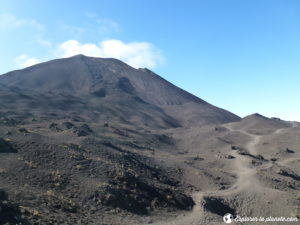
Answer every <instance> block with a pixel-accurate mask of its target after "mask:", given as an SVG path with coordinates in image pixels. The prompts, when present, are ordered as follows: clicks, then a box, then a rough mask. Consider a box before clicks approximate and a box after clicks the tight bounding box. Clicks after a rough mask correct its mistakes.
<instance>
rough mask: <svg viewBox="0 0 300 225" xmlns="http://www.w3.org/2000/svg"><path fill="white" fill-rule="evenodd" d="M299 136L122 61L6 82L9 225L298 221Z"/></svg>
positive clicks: (10, 76)
mask: <svg viewBox="0 0 300 225" xmlns="http://www.w3.org/2000/svg"><path fill="white" fill-rule="evenodd" d="M299 134H300V131H299V128H298V124H297V123H291V122H285V121H281V120H279V119H269V118H265V117H263V116H260V115H252V116H249V117H246V118H244V119H242V120H241V119H240V118H239V117H238V116H236V115H234V114H232V113H230V112H228V111H226V110H223V109H220V108H217V107H215V106H212V105H210V104H209V103H207V102H205V101H203V100H201V99H199V98H197V97H195V96H193V95H191V94H189V93H188V92H185V91H184V90H182V89H180V88H178V87H176V86H174V85H172V84H171V83H169V82H167V81H166V80H164V79H163V78H161V77H159V76H158V75H156V74H154V73H153V72H151V71H150V70H148V69H134V68H132V67H130V66H128V65H126V64H124V63H123V62H121V61H119V60H116V59H101V58H92V57H86V56H83V55H78V56H75V57H71V58H65V59H58V60H53V61H49V62H46V63H42V64H38V65H35V66H32V67H29V68H26V69H23V70H19V71H13V72H10V73H7V74H4V75H2V76H0V189H1V192H0V197H1V196H2V197H1V202H2V203H1V202H0V209H1V210H0V215H1V216H0V224H5V223H8V224H18V223H19V224H103V225H104V224H116V225H117V224H151V223H152V224H218V223H222V216H223V214H225V212H231V213H233V214H240V215H244V216H259V215H263V214H265V215H272V216H297V215H299V213H298V212H297V205H298V204H299V179H298V178H299V176H298V175H299V174H300V171H299V140H300V139H299ZM2 193H3V194H2ZM282 204H285V206H286V207H285V208H284V209H281V208H282V207H281V206H282ZM280 207H281V208H280ZM265 215H264V216H265ZM174 217H175V218H176V219H175V220H174ZM252 224H253V223H252Z"/></svg>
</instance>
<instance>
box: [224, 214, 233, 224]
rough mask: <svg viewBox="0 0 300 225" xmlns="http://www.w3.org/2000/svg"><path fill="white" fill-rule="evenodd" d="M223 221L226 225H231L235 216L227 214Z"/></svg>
mask: <svg viewBox="0 0 300 225" xmlns="http://www.w3.org/2000/svg"><path fill="white" fill-rule="evenodd" d="M223 220H224V222H225V223H231V222H232V221H233V215H231V214H230V213H226V214H225V215H224V216H223Z"/></svg>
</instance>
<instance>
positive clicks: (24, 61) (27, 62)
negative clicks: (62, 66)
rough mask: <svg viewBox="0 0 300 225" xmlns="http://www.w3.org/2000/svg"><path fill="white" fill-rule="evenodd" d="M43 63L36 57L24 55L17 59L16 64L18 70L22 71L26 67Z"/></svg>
mask: <svg viewBox="0 0 300 225" xmlns="http://www.w3.org/2000/svg"><path fill="white" fill-rule="evenodd" d="M40 62H41V61H40V60H38V59H37V58H34V57H29V56H28V55H25V54H22V55H19V56H18V57H16V58H15V63H16V64H17V66H18V68H20V69H22V68H25V67H29V66H33V65H35V64H38V63H40Z"/></svg>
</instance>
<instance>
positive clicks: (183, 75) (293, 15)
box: [0, 0, 300, 121]
mask: <svg viewBox="0 0 300 225" xmlns="http://www.w3.org/2000/svg"><path fill="white" fill-rule="evenodd" d="M299 12H300V2H299V1H297V0H294V1H291V0H280V1H279V0H226V1H225V0H206V1H204V0H203V1H201V0H198V1H196V0H195V1H191V0H185V1H170V0H164V1H158V0H151V1H146V0H144V1H142V0H118V1H117V0H107V1H104V0H95V1H92V0H85V1H79V0H72V1H70V0H65V1H57V0H52V1H50V0H49V1H46V0H44V1H36V0H0V34H1V35H0V74H2V73H5V72H8V71H10V70H13V69H18V68H22V67H24V66H28V65H31V64H34V63H38V62H42V61H47V60H50V59H53V58H58V57H67V56H70V55H73V54H77V53H83V54H86V55H92V56H102V57H116V58H119V59H121V60H123V61H125V62H127V63H129V64H130V65H132V66H134V67H149V68H150V69H152V70H153V71H154V72H156V73H158V74H159V75H161V76H162V77H164V78H165V79H167V80H169V81H171V82H172V83H174V84H175V85H177V86H179V87H181V88H183V89H185V90H187V91H189V92H191V93H193V94H195V95H196V96H198V97H200V98H202V99H204V100H206V101H208V102H210V103H212V104H214V105H216V106H219V107H222V108H225V109H227V110H229V111H231V112H233V113H236V114H238V115H239V116H242V117H243V116H246V115H249V114H252V113H256V112H258V113H261V114H263V115H266V116H269V117H272V116H275V117H280V118H282V119H286V120H298V121H300V104H299V99H300V88H299V86H300V67H299V65H300V13H299Z"/></svg>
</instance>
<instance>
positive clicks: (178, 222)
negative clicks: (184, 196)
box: [152, 125, 260, 225]
mask: <svg viewBox="0 0 300 225" xmlns="http://www.w3.org/2000/svg"><path fill="white" fill-rule="evenodd" d="M226 128H228V129H229V130H230V131H238V132H241V133H244V134H245V135H248V136H250V137H251V141H249V142H248V143H247V144H246V145H245V147H246V148H247V150H248V151H249V153H250V154H252V155H256V154H257V150H256V145H257V144H258V143H259V141H260V136H258V135H254V134H249V133H247V132H245V131H241V130H234V129H232V128H231V127H230V126H228V125H227V126H226ZM232 155H233V156H234V157H235V158H234V171H235V173H236V176H237V180H236V182H235V183H234V184H233V185H232V186H231V187H230V188H228V189H225V190H217V191H199V192H196V193H194V194H193V195H192V197H193V199H194V202H195V206H194V208H193V210H192V212H187V213H185V214H182V215H178V216H177V217H176V218H174V219H172V220H170V221H159V222H155V223H152V224H153V225H187V224H189V225H201V224H207V222H205V221H204V220H203V218H204V209H203V206H202V203H203V197H205V196H216V197H222V196H228V195H231V194H235V193H238V192H240V191H242V190H245V189H247V188H252V189H253V187H254V186H259V185H260V183H259V181H258V179H257V178H256V169H255V168H253V167H251V166H250V164H251V159H249V157H247V156H243V155H240V154H239V153H238V151H237V150H233V152H232ZM214 224H224V222H223V221H220V222H219V223H216V222H214Z"/></svg>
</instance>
